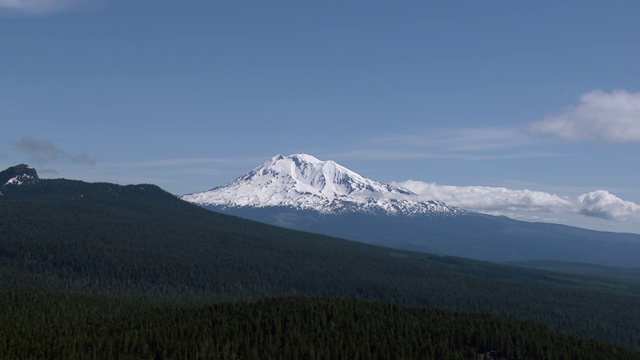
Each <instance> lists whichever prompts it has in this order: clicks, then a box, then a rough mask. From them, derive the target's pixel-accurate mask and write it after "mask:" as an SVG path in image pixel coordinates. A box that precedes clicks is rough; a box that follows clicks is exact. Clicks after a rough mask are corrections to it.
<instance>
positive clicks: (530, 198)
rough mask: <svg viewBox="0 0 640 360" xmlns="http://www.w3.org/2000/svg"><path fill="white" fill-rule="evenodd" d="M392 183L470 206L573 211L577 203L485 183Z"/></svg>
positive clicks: (509, 209) (489, 209)
mask: <svg viewBox="0 0 640 360" xmlns="http://www.w3.org/2000/svg"><path fill="white" fill-rule="evenodd" d="M394 185H396V186H400V187H403V188H405V189H408V190H410V191H412V192H414V193H416V194H418V195H420V196H421V197H423V198H424V199H425V200H431V199H436V200H440V201H444V202H445V203H447V204H450V205H454V206H459V207H462V208H465V209H470V210H478V211H485V212H486V211H496V210H508V211H544V212H575V211H576V204H575V203H574V202H573V201H571V200H570V199H568V198H564V197H561V196H558V195H554V194H549V193H546V192H541V191H532V190H511V189H507V188H503V187H487V186H450V185H437V184H435V183H426V182H421V181H413V180H409V181H404V182H397V183H394Z"/></svg>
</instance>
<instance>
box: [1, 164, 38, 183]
mask: <svg viewBox="0 0 640 360" xmlns="http://www.w3.org/2000/svg"><path fill="white" fill-rule="evenodd" d="M39 179H40V177H39V176H38V173H37V172H36V169H34V168H32V167H30V166H28V165H25V164H19V165H15V166H11V167H9V168H7V169H5V170H3V171H0V186H6V185H21V184H24V183H32V182H35V181H37V180H39Z"/></svg>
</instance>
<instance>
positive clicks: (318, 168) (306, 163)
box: [181, 154, 467, 215]
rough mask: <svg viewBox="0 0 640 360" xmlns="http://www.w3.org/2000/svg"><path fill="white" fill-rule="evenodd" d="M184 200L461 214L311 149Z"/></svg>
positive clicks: (341, 210)
mask: <svg viewBox="0 0 640 360" xmlns="http://www.w3.org/2000/svg"><path fill="white" fill-rule="evenodd" d="M181 198H182V199H183V200H186V201H189V202H192V203H195V204H198V205H202V206H216V207H221V208H234V207H256V208H263V207H289V208H294V209H299V210H315V211H317V212H320V213H323V214H338V213H348V212H366V213H386V214H393V215H436V214H437V215H460V214H464V213H466V212H467V211H465V210H462V209H460V208H456V207H453V206H449V205H447V204H445V203H443V202H440V201H428V202H424V201H419V200H417V195H416V194H414V193H412V192H411V191H409V190H406V189H402V188H399V187H395V186H392V185H388V184H382V183H379V182H376V181H373V180H371V179H367V178H365V177H363V176H362V175H360V174H357V173H355V172H353V171H351V170H349V169H347V168H345V167H343V166H341V165H339V164H336V163H335V162H333V161H321V160H318V159H317V158H315V157H313V156H311V155H307V154H294V155H290V156H282V155H277V156H275V157H273V158H272V159H270V160H268V161H266V162H265V163H263V164H262V165H260V166H258V167H257V168H255V169H253V170H251V171H250V172H248V173H247V174H245V175H243V176H241V177H239V178H238V179H236V180H234V181H232V182H230V183H228V184H226V185H223V186H220V187H216V188H213V189H211V190H209V191H204V192H199V193H193V194H188V195H183V196H181Z"/></svg>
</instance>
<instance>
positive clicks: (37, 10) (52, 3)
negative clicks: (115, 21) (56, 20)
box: [0, 0, 91, 15]
mask: <svg viewBox="0 0 640 360" xmlns="http://www.w3.org/2000/svg"><path fill="white" fill-rule="evenodd" d="M89 1H91V0H0V9H8V10H12V11H16V12H22V13H27V14H33V15H46V14H50V13H54V12H57V11H62V10H67V9H69V8H71V7H75V6H78V5H83V4H84V3H86V2H89Z"/></svg>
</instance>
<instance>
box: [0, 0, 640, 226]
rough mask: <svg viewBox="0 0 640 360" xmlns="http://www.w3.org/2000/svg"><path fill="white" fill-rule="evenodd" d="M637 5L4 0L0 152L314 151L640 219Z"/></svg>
mask: <svg viewBox="0 0 640 360" xmlns="http://www.w3.org/2000/svg"><path fill="white" fill-rule="evenodd" d="M638 18H640V2H637V1H615V0H614V1H606V2H605V1H588V0H586V1H580V2H576V1H448V2H444V1H440V2H435V1H396V2H390V1H188V2H176V1H166V0H157V1H147V0H136V1H115V0H58V1H56V0H22V1H20V0H0V119H1V121H2V131H1V132H0V167H2V168H5V167H8V166H10V165H14V164H16V163H28V164H30V165H32V166H34V167H36V168H37V169H38V170H39V172H40V174H41V175H42V176H44V177H66V178H74V179H82V180H87V181H110V182H116V183H121V184H129V183H141V182H146V183H156V184H158V185H160V186H162V187H163V188H165V189H167V190H168V191H170V192H172V193H175V194H183V193H189V192H195V191H201V190H206V189H209V188H212V187H214V186H218V185H222V184H224V183H226V182H228V181H230V180H232V179H234V178H236V177H237V176H240V175H242V174H243V173H244V172H246V171H248V170H250V169H251V168H253V167H255V166H257V165H259V164H260V163H262V162H263V161H266V160H267V159H269V158H271V157H272V156H273V155H276V154H280V153H281V154H285V155H287V154H292V153H309V154H312V155H314V156H316V157H318V158H320V159H325V160H328V159H331V160H335V161H336V162H338V163H340V164H342V165H344V166H346V167H348V168H350V169H352V170H354V171H356V172H359V173H360V174H362V175H364V176H367V177H369V178H372V179H374V180H378V181H382V182H393V181H396V182H399V183H401V184H403V185H405V186H412V189H413V190H415V191H422V192H424V195H425V197H428V196H435V195H438V196H441V197H443V199H446V200H448V201H450V202H453V203H454V204H458V205H461V206H467V207H471V208H474V209H477V210H479V211H486V212H491V213H501V214H507V215H509V216H513V217H516V218H520V219H526V220H540V221H555V222H562V223H568V224H574V225H579V226H584V227H590V228H596V229H605V230H614V231H632V232H638V233H640V206H639V205H638V204H640V187H639V186H638V184H640V156H638V155H639V154H640V76H639V75H640V72H639V67H638V64H640V43H639V41H638V36H637V34H640V22H639V21H638ZM408 180H413V182H412V183H411V184H409V183H407V182H406V181H408ZM436 185H437V186H440V187H434V186H436ZM445 185H446V186H449V187H444V186H445ZM524 190H529V192H528V193H525V192H523V191H524ZM598 191H600V192H598ZM498 194H500V195H498ZM474 196H475V197H477V198H473V197H474ZM553 196H556V197H553ZM563 202H567V203H563Z"/></svg>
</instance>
